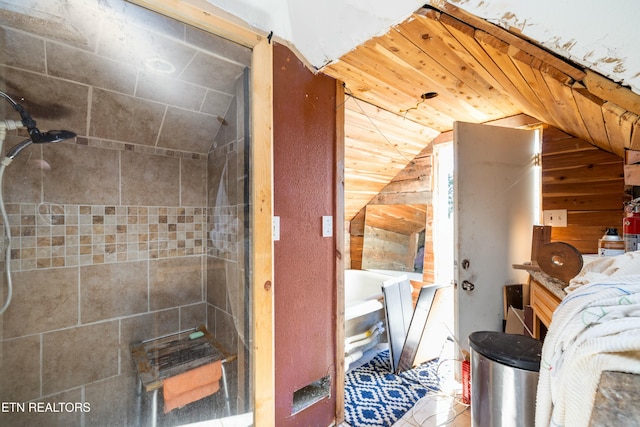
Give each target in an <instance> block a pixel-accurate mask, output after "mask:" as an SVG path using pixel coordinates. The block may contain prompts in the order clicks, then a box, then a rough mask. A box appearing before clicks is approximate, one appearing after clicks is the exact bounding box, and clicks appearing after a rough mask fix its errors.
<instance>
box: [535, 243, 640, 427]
mask: <svg viewBox="0 0 640 427" xmlns="http://www.w3.org/2000/svg"><path fill="white" fill-rule="evenodd" d="M565 290H566V291H567V292H568V295H567V296H566V297H565V298H564V299H563V300H562V302H561V303H560V305H559V306H558V308H557V309H556V311H555V312H554V314H553V319H552V322H551V325H550V327H549V331H548V333H547V336H546V338H545V342H544V346H543V348H542V359H541V363H540V378H539V382H538V392H537V400H536V427H542V426H545V427H546V426H587V425H588V424H589V419H590V417H591V411H592V409H593V403H594V399H595V394H596V388H597V385H598V382H599V380H600V374H601V373H602V371H619V372H629V373H634V374H640V252H630V253H626V254H624V255H620V256H617V257H610V258H603V259H599V260H596V261H593V262H591V263H589V264H587V265H585V267H584V268H583V270H582V271H581V272H580V274H578V276H576V277H575V278H574V279H572V280H571V282H570V283H569V286H568V287H567V288H566V289H565Z"/></svg>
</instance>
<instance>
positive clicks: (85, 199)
mask: <svg viewBox="0 0 640 427" xmlns="http://www.w3.org/2000/svg"><path fill="white" fill-rule="evenodd" d="M43 156H44V158H45V159H46V161H47V162H48V163H49V164H50V165H51V169H49V170H46V171H44V173H43V180H44V182H43V188H44V199H45V200H49V201H52V202H55V203H77V204H87V205H90V204H96V205H104V204H114V205H115V204H118V203H119V202H120V194H119V191H118V182H119V179H118V151H114V150H104V149H101V148H96V147H89V146H86V145H78V144H66V143H60V144H55V145H54V144H48V145H46V146H43Z"/></svg>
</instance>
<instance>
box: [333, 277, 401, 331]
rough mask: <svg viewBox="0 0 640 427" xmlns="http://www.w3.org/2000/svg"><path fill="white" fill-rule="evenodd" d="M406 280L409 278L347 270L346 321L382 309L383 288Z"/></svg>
mask: <svg viewBox="0 0 640 427" xmlns="http://www.w3.org/2000/svg"><path fill="white" fill-rule="evenodd" d="M404 280H407V276H401V275H398V276H390V275H387V274H381V273H377V272H373V271H365V270H345V272H344V311H345V312H344V317H345V320H351V319H354V318H356V317H359V316H363V315H365V314H367V313H371V312H374V311H376V310H380V309H382V308H383V304H382V287H383V286H384V285H386V284H392V283H397V282H401V281H404Z"/></svg>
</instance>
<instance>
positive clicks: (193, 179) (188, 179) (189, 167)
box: [180, 159, 207, 206]
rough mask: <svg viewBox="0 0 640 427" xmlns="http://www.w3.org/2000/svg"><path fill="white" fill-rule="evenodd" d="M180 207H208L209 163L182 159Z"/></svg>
mask: <svg viewBox="0 0 640 427" xmlns="http://www.w3.org/2000/svg"><path fill="white" fill-rule="evenodd" d="M180 176H181V179H180V205H181V206H206V204H207V161H206V160H193V159H180Z"/></svg>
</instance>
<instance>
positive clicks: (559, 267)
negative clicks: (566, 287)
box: [536, 242, 582, 283]
mask: <svg viewBox="0 0 640 427" xmlns="http://www.w3.org/2000/svg"><path fill="white" fill-rule="evenodd" d="M536 261H537V262H538V266H539V267H540V269H541V270H542V271H544V272H545V273H547V274H548V275H549V276H551V277H555V278H557V279H560V280H562V281H563V282H565V283H568V282H569V280H571V279H573V278H574V277H576V275H577V274H578V273H580V270H582V254H580V252H579V251H578V250H577V249H576V248H574V247H573V246H571V245H570V244H568V243H564V242H553V243H545V244H544V245H542V246H541V247H540V248H538V254H537V256H536Z"/></svg>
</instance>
